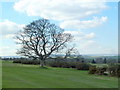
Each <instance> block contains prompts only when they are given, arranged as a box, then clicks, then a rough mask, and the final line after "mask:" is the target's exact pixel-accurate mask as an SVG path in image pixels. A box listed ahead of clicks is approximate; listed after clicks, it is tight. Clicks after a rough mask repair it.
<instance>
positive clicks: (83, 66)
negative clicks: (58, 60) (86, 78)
mask: <svg viewBox="0 0 120 90" xmlns="http://www.w3.org/2000/svg"><path fill="white" fill-rule="evenodd" d="M76 69H77V70H89V65H88V64H86V63H78V64H77V65H76Z"/></svg>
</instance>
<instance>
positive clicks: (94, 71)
mask: <svg viewBox="0 0 120 90" xmlns="http://www.w3.org/2000/svg"><path fill="white" fill-rule="evenodd" d="M96 71H97V68H96V66H90V68H89V74H95V73H96Z"/></svg>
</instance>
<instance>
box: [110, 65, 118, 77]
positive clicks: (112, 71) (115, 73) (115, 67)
mask: <svg viewBox="0 0 120 90" xmlns="http://www.w3.org/2000/svg"><path fill="white" fill-rule="evenodd" d="M108 71H109V74H110V76H117V77H120V65H118V64H111V65H109V68H108Z"/></svg>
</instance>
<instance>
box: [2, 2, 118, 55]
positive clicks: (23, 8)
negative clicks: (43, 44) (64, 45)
mask: <svg viewBox="0 0 120 90" xmlns="http://www.w3.org/2000/svg"><path fill="white" fill-rule="evenodd" d="M83 1H84V2H82V1H81V0H7V1H3V0H2V1H0V13H1V14H0V56H15V55H16V51H17V49H19V48H20V45H18V44H16V43H15V42H16V40H15V39H14V38H13V37H14V36H15V33H17V32H18V31H19V30H22V28H23V27H24V26H25V25H27V24H29V23H30V22H32V21H33V20H38V19H40V18H45V19H49V20H50V22H52V23H55V24H56V25H58V26H60V27H61V28H63V29H64V30H65V32H67V33H71V34H72V35H73V36H74V41H73V43H75V46H76V48H77V50H78V51H79V53H80V54H118V2H107V1H105V0H101V1H99V2H96V0H83Z"/></svg>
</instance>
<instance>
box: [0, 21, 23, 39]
mask: <svg viewBox="0 0 120 90" xmlns="http://www.w3.org/2000/svg"><path fill="white" fill-rule="evenodd" d="M23 26H24V25H20V24H16V23H14V22H12V21H9V20H5V21H4V22H0V32H1V34H2V38H11V37H13V36H14V34H15V33H16V32H18V31H19V30H21V29H22V27H23Z"/></svg>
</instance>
